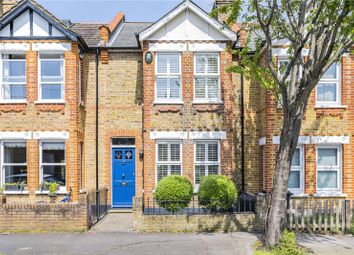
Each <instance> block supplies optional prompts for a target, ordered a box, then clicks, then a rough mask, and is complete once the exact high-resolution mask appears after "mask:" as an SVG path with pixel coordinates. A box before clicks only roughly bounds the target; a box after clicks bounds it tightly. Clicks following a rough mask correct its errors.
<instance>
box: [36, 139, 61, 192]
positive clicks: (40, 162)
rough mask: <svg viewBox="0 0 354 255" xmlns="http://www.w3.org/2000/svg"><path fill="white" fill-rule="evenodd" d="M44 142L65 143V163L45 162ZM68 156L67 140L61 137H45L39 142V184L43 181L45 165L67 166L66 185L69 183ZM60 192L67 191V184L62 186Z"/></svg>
mask: <svg viewBox="0 0 354 255" xmlns="http://www.w3.org/2000/svg"><path fill="white" fill-rule="evenodd" d="M43 143H63V144H64V159H65V163H43V146H42V145H43ZM66 163H67V158H66V141H65V140H60V139H45V140H41V141H40V142H39V184H41V183H42V182H43V166H65V185H67V183H68V180H67V177H68V175H67V166H66ZM59 192H66V186H60V187H59Z"/></svg>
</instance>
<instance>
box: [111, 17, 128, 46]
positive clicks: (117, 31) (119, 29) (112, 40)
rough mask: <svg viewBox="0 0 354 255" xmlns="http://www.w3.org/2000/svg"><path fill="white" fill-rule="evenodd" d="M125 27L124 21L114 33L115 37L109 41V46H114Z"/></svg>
mask: <svg viewBox="0 0 354 255" xmlns="http://www.w3.org/2000/svg"><path fill="white" fill-rule="evenodd" d="M124 26H125V22H124V21H123V22H122V23H121V24H119V26H118V27H117V29H116V30H115V31H114V33H113V35H112V36H111V38H110V39H109V41H108V46H112V44H113V43H114V42H115V41H116V40H117V37H118V36H119V34H120V32H121V31H122V29H123V27H124Z"/></svg>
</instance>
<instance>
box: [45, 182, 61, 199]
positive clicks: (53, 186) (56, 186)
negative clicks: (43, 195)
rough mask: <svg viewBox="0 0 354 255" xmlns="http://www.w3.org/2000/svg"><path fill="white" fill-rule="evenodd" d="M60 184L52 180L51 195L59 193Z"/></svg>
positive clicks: (49, 189)
mask: <svg viewBox="0 0 354 255" xmlns="http://www.w3.org/2000/svg"><path fill="white" fill-rule="evenodd" d="M59 186H60V185H59V183H57V182H52V183H50V185H49V188H48V191H49V195H50V196H53V195H55V194H56V193H57V191H58V188H59Z"/></svg>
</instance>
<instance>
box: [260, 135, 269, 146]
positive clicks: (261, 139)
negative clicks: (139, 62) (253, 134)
mask: <svg viewBox="0 0 354 255" xmlns="http://www.w3.org/2000/svg"><path fill="white" fill-rule="evenodd" d="M266 142H267V139H266V138H265V137H262V138H260V139H259V145H261V146H262V145H266Z"/></svg>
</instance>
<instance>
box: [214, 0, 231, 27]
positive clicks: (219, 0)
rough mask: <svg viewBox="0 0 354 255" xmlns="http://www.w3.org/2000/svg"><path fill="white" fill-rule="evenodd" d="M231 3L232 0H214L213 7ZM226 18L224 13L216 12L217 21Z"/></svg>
mask: <svg viewBox="0 0 354 255" xmlns="http://www.w3.org/2000/svg"><path fill="white" fill-rule="evenodd" d="M231 3H232V0H215V2H214V7H213V9H216V8H219V7H221V6H223V5H226V4H231ZM226 19H227V14H226V13H219V14H218V21H219V22H221V23H223V22H225V21H226Z"/></svg>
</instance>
